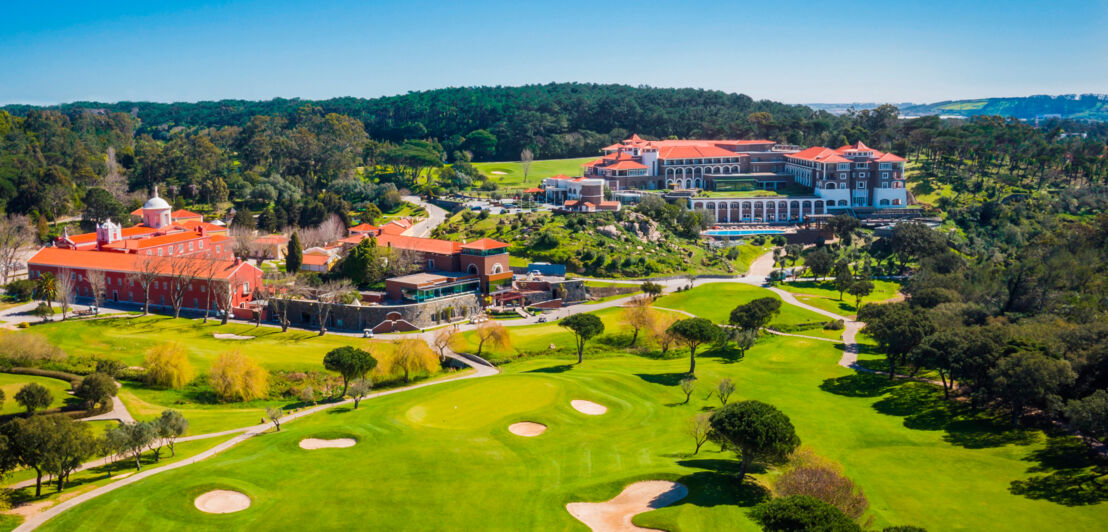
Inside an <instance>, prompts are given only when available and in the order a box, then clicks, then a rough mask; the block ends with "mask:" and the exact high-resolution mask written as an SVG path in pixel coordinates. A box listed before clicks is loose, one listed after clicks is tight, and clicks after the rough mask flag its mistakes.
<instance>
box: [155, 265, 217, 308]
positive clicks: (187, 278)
mask: <svg viewBox="0 0 1108 532" xmlns="http://www.w3.org/2000/svg"><path fill="white" fill-rule="evenodd" d="M207 262H208V261H205V260H203V259H197V258H194V257H189V256H185V255H172V256H169V257H165V272H166V275H167V276H168V277H169V304H170V305H171V306H172V307H173V317H174V318H180V317H181V308H182V307H183V306H184V304H185V294H186V293H188V292H189V289H190V288H191V287H192V283H193V282H194V281H197V280H200V279H203V275H204V273H203V271H204V267H205V265H206V263H207Z"/></svg>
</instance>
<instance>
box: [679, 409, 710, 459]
mask: <svg viewBox="0 0 1108 532" xmlns="http://www.w3.org/2000/svg"><path fill="white" fill-rule="evenodd" d="M711 416H712V415H711V414H710V413H708V412H701V413H699V414H697V415H695V416H693V417H691V418H689V420H688V422H687V423H688V424H687V425H686V426H685V431H686V433H688V435H689V436H692V437H693V440H694V441H695V442H696V449H695V450H693V454H697V453H699V452H700V448H701V447H703V446H704V444H705V443H707V442H708V434H709V433H710V432H712V423H711V421H710V419H711Z"/></svg>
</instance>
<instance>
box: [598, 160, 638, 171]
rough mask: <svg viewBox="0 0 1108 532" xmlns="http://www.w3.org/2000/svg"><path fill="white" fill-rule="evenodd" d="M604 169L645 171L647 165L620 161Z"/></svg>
mask: <svg viewBox="0 0 1108 532" xmlns="http://www.w3.org/2000/svg"><path fill="white" fill-rule="evenodd" d="M604 168H605V169H606V170H645V169H646V165H645V164H642V163H637V162H635V161H620V162H618V163H616V164H613V165H610V166H605V167H604Z"/></svg>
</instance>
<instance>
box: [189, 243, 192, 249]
mask: <svg viewBox="0 0 1108 532" xmlns="http://www.w3.org/2000/svg"><path fill="white" fill-rule="evenodd" d="M189 251H192V242H189Z"/></svg>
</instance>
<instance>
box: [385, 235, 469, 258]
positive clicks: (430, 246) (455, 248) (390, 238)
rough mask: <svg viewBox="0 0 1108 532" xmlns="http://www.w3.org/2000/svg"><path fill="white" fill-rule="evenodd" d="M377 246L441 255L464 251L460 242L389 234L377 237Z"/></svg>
mask: <svg viewBox="0 0 1108 532" xmlns="http://www.w3.org/2000/svg"><path fill="white" fill-rule="evenodd" d="M377 245H378V246H381V247H392V248H396V249H409V250H412V251H420V252H423V253H437V254H439V255H453V254H454V253H458V252H460V251H461V249H462V244H461V243H459V242H451V241H449V240H439V239H437V238H419V237H415V236H404V235H395V234H387V233H386V234H381V235H380V236H378V237H377Z"/></svg>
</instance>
